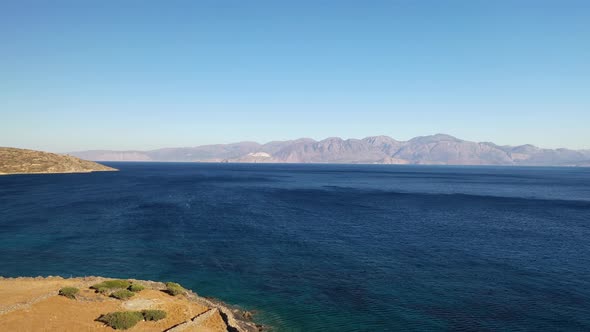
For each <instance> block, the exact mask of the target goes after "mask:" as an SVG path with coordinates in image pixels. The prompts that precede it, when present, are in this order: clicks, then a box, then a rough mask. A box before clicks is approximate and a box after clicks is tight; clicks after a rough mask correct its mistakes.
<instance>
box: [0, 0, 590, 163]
mask: <svg viewBox="0 0 590 332" xmlns="http://www.w3.org/2000/svg"><path fill="white" fill-rule="evenodd" d="M436 133H446V134H450V135H453V136H456V137H459V138H462V139H467V140H473V141H492V142H495V143H497V144H510V145H520V144H526V143H531V144H535V145H538V146H541V147H548V148H556V147H566V148H573V149H582V148H584V149H590V2H589V1H586V0H583V1H568V0H555V1H545V0H535V1H525V0H519V1H514V0H493V1H492V0H489V1H483V0H464V1H453V0H446V1H439V0H430V1H428V0H418V1H410V0H403V1H402V0H388V1H372V0H368V1H361V0H358V1H347V0H333V1H326V0H312V1H306V0H297V1H276V0H273V1H257V0H250V1H243V0H236V1H225V0H216V1H205V0H203V1H201V0H199V1H188V0H187V1H175V0H167V1H131V0H124V1H120V0H100V1H98V0H95V1H79V0H72V1H63V0H53V1H45V0H39V1H29V0H3V1H0V146H13V147H21V148H32V149H39V150H45V151H52V152H69V151H80V150H89V149H116V150H131V149H138V150H146V149H155V148H161V147H184V146H197V145H202V144H212V143H230V142H237V141H257V142H261V143H264V142H268V141H272V140H285V139H295V138H300V137H311V138H314V139H323V138H326V137H331V136H339V137H343V138H363V137H366V136H374V135H388V136H391V137H393V138H395V139H399V140H406V139H410V138H412V137H414V136H423V135H430V134H436Z"/></svg>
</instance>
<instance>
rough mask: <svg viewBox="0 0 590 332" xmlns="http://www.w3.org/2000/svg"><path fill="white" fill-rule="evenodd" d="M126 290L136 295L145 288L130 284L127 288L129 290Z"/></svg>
mask: <svg viewBox="0 0 590 332" xmlns="http://www.w3.org/2000/svg"><path fill="white" fill-rule="evenodd" d="M127 289H129V290H130V291H132V292H134V293H137V292H141V291H142V290H144V289H145V287H143V286H142V285H140V284H131V286H129V288H127Z"/></svg>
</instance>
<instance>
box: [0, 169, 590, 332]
mask: <svg viewBox="0 0 590 332" xmlns="http://www.w3.org/2000/svg"><path fill="white" fill-rule="evenodd" d="M107 164H109V165H111V166H114V167H117V168H119V169H120V172H106V173H90V174H52V175H14V176H1V177H0V275H3V276H37V275H42V276H47V275H61V276H64V277H69V276H84V275H102V276H112V277H120V278H137V279H151V280H161V281H167V280H173V281H177V282H179V283H181V284H183V285H184V286H186V287H188V288H191V289H193V290H194V291H196V292H197V293H198V294H200V295H202V296H212V297H215V298H219V299H221V300H223V301H225V302H227V303H230V304H234V305H237V306H239V307H242V308H244V309H248V310H254V311H256V315H255V318H256V320H257V321H259V322H261V323H262V324H266V325H269V326H272V327H274V329H275V331H589V330H590V169H588V168H526V167H450V166H395V165H272V164H198V163H107Z"/></svg>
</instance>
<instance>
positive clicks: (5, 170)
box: [0, 147, 116, 175]
mask: <svg viewBox="0 0 590 332" xmlns="http://www.w3.org/2000/svg"><path fill="white" fill-rule="evenodd" d="M97 171H116V169H114V168H111V167H108V166H104V165H101V164H97V163H95V162H92V161H87V160H81V159H78V158H75V157H72V156H66V155H59V154H54V153H48V152H41V151H34V150H25V149H15V148H3V147H0V175H6V174H33V173H87V172H97Z"/></svg>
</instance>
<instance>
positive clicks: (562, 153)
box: [71, 134, 590, 166]
mask: <svg viewBox="0 0 590 332" xmlns="http://www.w3.org/2000/svg"><path fill="white" fill-rule="evenodd" d="M71 154H72V155H74V156H77V157H80V158H83V159H90V160H95V161H162V162H165V161H185V162H186V161H188V162H249V163H260V162H270V163H366V164H429V165H538V166H561V165H567V166H584V165H587V163H588V161H589V160H590V150H569V149H543V148H539V147H536V146H534V145H530V144H526V145H520V146H499V145H496V144H494V143H491V142H471V141H465V140H462V139H459V138H456V137H453V136H450V135H445V134H436V135H430V136H420V137H415V138H412V139H410V140H408V141H397V140H395V139H393V138H391V137H388V136H371V137H366V138H363V139H342V138H339V137H330V138H326V139H324V140H321V141H316V140H313V139H310V138H301V139H297V140H290V141H273V142H269V143H266V144H259V143H255V142H240V143H232V144H215V145H203V146H197V147H185V148H165V149H158V150H151V151H107V150H94V151H81V152H73V153H71Z"/></svg>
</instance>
